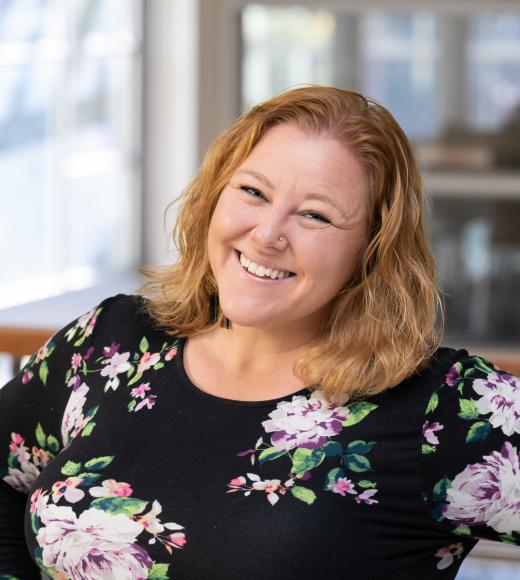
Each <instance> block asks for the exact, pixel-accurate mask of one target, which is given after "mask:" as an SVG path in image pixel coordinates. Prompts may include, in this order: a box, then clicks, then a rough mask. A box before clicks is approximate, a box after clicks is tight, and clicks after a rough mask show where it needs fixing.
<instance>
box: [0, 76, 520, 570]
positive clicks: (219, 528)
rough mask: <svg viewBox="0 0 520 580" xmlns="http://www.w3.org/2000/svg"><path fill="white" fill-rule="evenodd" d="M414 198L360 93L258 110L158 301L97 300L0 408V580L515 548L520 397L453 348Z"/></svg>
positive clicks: (207, 173)
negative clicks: (489, 543)
mask: <svg viewBox="0 0 520 580" xmlns="http://www.w3.org/2000/svg"><path fill="white" fill-rule="evenodd" d="M422 204H423V199H422V190H421V181H420V176H419V172H418V169H417V166H416V163H415V161H414V158H413V154H412V151H411V148H410V145H409V143H408V141H407V139H406V137H405V135H404V134H403V132H402V130H401V129H400V128H399V126H398V125H397V123H396V122H395V120H394V119H393V117H392V116H391V115H390V113H388V111H386V110H385V109H384V108H383V107H381V106H379V105H377V104H376V103H374V102H372V101H370V100H368V99H365V98H364V97H362V96H361V95H359V94H357V93H353V92H349V91H346V90H341V89H336V88H330V87H316V86H315V87H306V88H299V89H295V90H291V91H288V92H285V93H283V94H281V95H279V96H277V97H275V98H273V99H271V100H269V101H267V102H265V103H263V104H261V105H258V106H256V107H254V108H253V109H252V110H251V111H249V112H248V113H247V114H245V115H244V116H243V117H242V118H241V119H240V120H239V121H238V122H237V123H236V124H235V125H233V126H232V127H231V128H230V129H229V130H228V131H226V132H225V133H224V134H223V135H222V136H220V137H219V138H218V139H217V140H216V141H215V143H214V144H213V145H212V147H211V148H210V150H209V151H208V154H207V155H206V157H205V160H204V162H203V164H202V167H201V169H200V171H199V174H198V176H197V177H196V178H195V180H194V181H193V182H192V183H191V184H190V185H189V186H188V188H187V189H186V191H185V192H184V194H183V199H182V205H181V209H180V212H179V218H178V223H177V227H176V232H175V235H176V239H177V243H178V246H179V252H180V258H179V261H178V263H177V264H176V265H174V266H172V267H169V268H166V269H164V270H160V271H149V272H148V275H149V284H148V286H147V287H146V288H145V293H146V294H147V295H148V297H149V298H148V299H144V298H141V297H136V296H122V295H119V296H116V297H113V298H109V299H107V300H105V301H104V302H103V303H102V304H101V305H99V306H98V307H97V308H94V309H93V310H92V311H90V312H89V313H87V314H86V315H84V316H82V317H81V318H80V319H78V320H77V321H75V322H73V323H71V324H70V325H69V326H68V327H66V328H65V329H63V330H62V331H61V332H59V333H58V334H57V335H56V336H55V337H53V338H52V339H51V341H49V342H48V343H47V345H45V346H44V347H43V348H42V349H41V350H40V351H39V352H38V353H37V354H36V355H35V356H34V357H33V358H32V359H31V360H30V361H29V363H28V364H27V366H26V367H25V369H23V370H22V372H21V373H20V375H19V376H18V377H16V378H15V379H14V380H13V381H12V382H11V383H9V384H8V385H7V386H6V387H5V388H4V389H2V390H1V391H0V410H1V413H2V420H1V426H0V460H1V465H3V472H2V473H1V475H2V476H3V480H4V481H3V482H2V488H1V490H2V494H3V495H2V498H3V499H2V506H3V507H2V511H3V513H4V514H5V515H4V516H3V523H2V524H1V526H2V528H1V529H2V541H3V544H0V553H1V557H0V562H1V563H2V565H1V566H0V571H1V572H3V573H4V574H10V575H15V576H16V575H18V577H22V578H32V577H33V576H34V577H36V576H35V574H36V572H35V568H34V566H33V565H32V564H31V562H30V560H29V555H28V554H29V553H30V554H31V555H32V558H33V559H34V560H35V562H36V563H37V565H38V566H39V568H40V569H41V570H43V571H45V572H46V573H47V574H48V575H50V576H51V577H53V578H59V579H62V578H74V579H80V578H89V579H90V578H96V579H97V578H100V579H101V578H117V579H118V580H120V579H135V578H152V579H158V578H170V577H171V578H179V579H181V578H186V579H188V578H189V579H203V578H204V579H205V578H225V579H228V580H231V579H239V578H240V579H242V578H244V577H248V578H251V579H260V578H270V579H273V578H280V579H281V578H286V579H292V578H295V579H296V578H327V579H329V578H330V579H335V578H355V579H358V578H359V579H368V578H371V579H381V578H386V577H392V578H402V579H408V578H417V577H422V578H425V579H430V578H431V579H434V578H454V577H455V574H456V572H457V570H458V568H459V566H460V564H461V562H462V560H463V559H464V557H465V556H466V555H467V554H468V553H469V551H470V550H471V549H472V547H473V546H474V545H475V544H476V543H477V540H478V538H489V539H492V540H497V541H502V542H507V543H512V544H515V543H516V544H518V543H519V542H520V509H519V508H518V495H519V489H520V467H519V449H520V436H519V433H520V381H519V380H518V379H517V378H515V377H513V376H512V375H510V374H508V373H506V372H503V371H499V370H497V369H495V368H494V367H493V365H492V364H491V363H489V362H487V361H485V360H483V359H482V358H480V357H476V356H470V355H468V353H467V352H466V351H464V350H459V351H455V350H453V349H450V348H439V344H440V341H441V334H442V333H441V327H440V325H439V324H438V320H439V319H440V300H439V295H438V291H437V288H436V284H435V268H434V264H433V259H432V256H431V253H430V250H429V247H428V244H427V241H426V237H425V234H424V229H423V223H422ZM20 492H25V493H26V494H29V495H30V501H29V502H28V506H27V510H26V515H25V540H24V538H23V530H22V515H23V513H22V512H23V506H24V503H25V498H24V496H23V495H22V493H20ZM22 498H23V499H22ZM25 542H27V546H28V548H29V552H27V548H26V547H25Z"/></svg>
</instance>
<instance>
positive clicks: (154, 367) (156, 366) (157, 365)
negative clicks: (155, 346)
mask: <svg viewBox="0 0 520 580" xmlns="http://www.w3.org/2000/svg"><path fill="white" fill-rule="evenodd" d="M163 366H164V363H162V362H158V363H155V364H154V365H153V367H152V368H153V370H154V371H158V370H159V369H162V368H163Z"/></svg>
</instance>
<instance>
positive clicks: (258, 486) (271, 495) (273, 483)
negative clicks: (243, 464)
mask: <svg viewBox="0 0 520 580" xmlns="http://www.w3.org/2000/svg"><path fill="white" fill-rule="evenodd" d="M247 477H249V479H250V480H251V481H252V482H253V485H252V489H254V490H256V491H265V493H266V494H267V501H268V502H269V503H270V504H271V505H274V504H275V503H276V502H277V501H278V500H279V499H280V498H279V497H278V496H277V495H276V492H277V491H278V492H279V493H281V494H282V495H283V494H285V488H283V487H281V483H282V482H281V481H280V480H279V479H266V480H265V481H262V480H261V479H260V476H259V475H256V473H248V474H247ZM246 495H248V494H247V492H246Z"/></svg>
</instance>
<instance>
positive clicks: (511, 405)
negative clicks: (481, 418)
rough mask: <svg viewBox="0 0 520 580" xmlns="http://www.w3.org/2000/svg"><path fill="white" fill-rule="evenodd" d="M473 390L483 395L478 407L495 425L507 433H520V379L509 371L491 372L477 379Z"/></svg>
mask: <svg viewBox="0 0 520 580" xmlns="http://www.w3.org/2000/svg"><path fill="white" fill-rule="evenodd" d="M473 390H474V391H475V392H476V393H477V394H479V395H481V398H480V399H479V400H478V401H477V409H478V412H479V413H481V414H483V415H484V414H487V413H491V416H490V417H488V419H489V422H490V423H491V425H493V427H495V428H497V427H500V428H501V429H502V431H503V433H504V434H505V435H512V434H513V433H520V380H519V379H517V378H516V377H514V376H513V375H510V374H507V373H490V374H489V375H487V377H486V378H485V379H475V380H474V381H473Z"/></svg>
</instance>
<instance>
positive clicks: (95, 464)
mask: <svg viewBox="0 0 520 580" xmlns="http://www.w3.org/2000/svg"><path fill="white" fill-rule="evenodd" d="M113 460H114V456H113V455H106V456H105V457H94V459H89V460H88V461H87V462H86V463H85V467H86V468H87V469H91V470H92V471H99V470H100V469H103V468H104V467H106V466H107V465H110V464H111V463H112V461H113Z"/></svg>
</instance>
